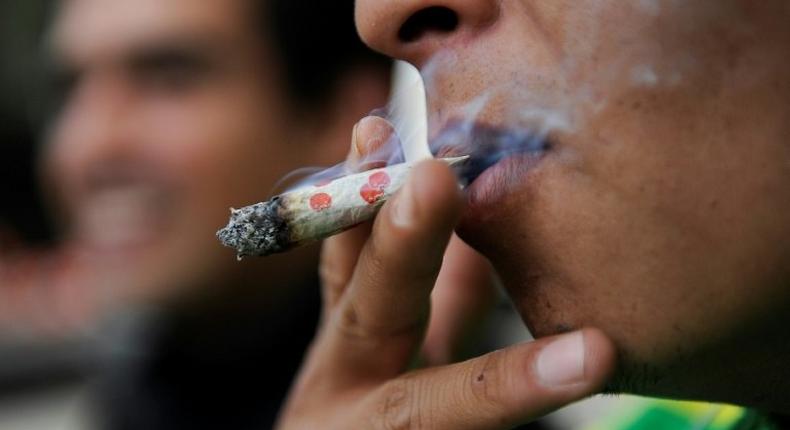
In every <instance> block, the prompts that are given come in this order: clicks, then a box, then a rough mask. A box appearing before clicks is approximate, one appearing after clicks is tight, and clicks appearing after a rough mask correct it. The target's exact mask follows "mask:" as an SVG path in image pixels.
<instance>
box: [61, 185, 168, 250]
mask: <svg viewBox="0 0 790 430" xmlns="http://www.w3.org/2000/svg"><path fill="white" fill-rule="evenodd" d="M167 195H168V193H166V192H164V191H163V190H161V189H159V188H158V187H156V186H154V185H151V184H145V183H125V184H116V185H114V186H108V187H102V188H100V189H94V190H91V191H90V192H89V193H88V194H87V195H85V196H84V198H83V199H81V201H80V202H79V203H78V204H77V207H76V209H77V210H76V212H75V213H74V214H73V215H74V225H73V233H74V234H75V238H76V239H77V240H78V242H79V243H81V244H82V245H83V246H85V247H86V249H87V250H90V251H92V252H93V253H97V254H100V255H108V256H109V255H111V254H124V255H126V254H128V253H130V252H135V251H139V250H141V249H143V248H147V247H148V246H150V245H152V244H154V243H156V242H157V241H158V240H159V239H161V238H162V237H163V236H164V235H165V234H166V232H167V229H168V227H169V222H168V221H169V216H168V213H169V210H168V209H169V206H170V204H171V202H170V201H169V199H168V197H167Z"/></svg>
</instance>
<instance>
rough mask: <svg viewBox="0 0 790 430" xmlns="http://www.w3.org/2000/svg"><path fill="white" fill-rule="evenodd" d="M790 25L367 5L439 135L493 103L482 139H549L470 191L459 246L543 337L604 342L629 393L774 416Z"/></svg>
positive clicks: (614, 4)
mask: <svg viewBox="0 0 790 430" xmlns="http://www.w3.org/2000/svg"><path fill="white" fill-rule="evenodd" d="M440 5H449V6H447V7H446V8H444V9H429V10H426V8H428V7H431V6H440ZM788 22H790V3H789V2H786V1H778V0H777V1H774V0H771V1H765V2H751V1H747V0H743V1H740V0H726V1H722V0H694V1H660V0H657V1H633V2H624V1H620V0H604V1H594V0H590V1H578V0H568V1H561V0H560V1H530V0H522V1H517V0H505V1H501V2H500V1H493V0H459V1H451V2H433V1H416V0H415V1H409V2H402V1H397V0H386V1H385V0H362V1H359V2H358V3H357V26H358V28H359V30H360V33H361V34H362V37H363V39H364V40H366V41H367V42H368V43H369V44H371V45H372V46H373V47H375V48H377V49H379V50H382V51H384V52H385V53H388V54H390V55H392V56H395V57H400V58H403V59H406V60H409V61H411V62H414V63H415V64H417V65H418V66H421V67H422V69H423V71H424V72H429V73H430V74H431V75H430V76H429V77H427V79H429V82H428V85H429V87H431V88H432V90H431V95H430V102H429V105H430V110H431V115H432V127H433V129H432V130H431V132H432V133H433V134H437V133H440V132H441V131H442V129H443V128H444V127H447V126H448V124H452V123H457V121H454V120H457V117H463V116H464V115H465V113H464V112H469V111H470V109H468V106H467V105H468V104H469V103H470V102H472V101H475V100H478V97H479V96H480V95H482V94H487V93H489V92H490V91H494V92H493V93H491V94H489V95H490V96H491V97H490V98H489V102H488V103H485V104H484V105H483V107H482V110H481V112H480V114H479V115H478V116H475V117H474V118H473V119H474V121H475V123H476V125H478V126H483V127H482V128H478V130H481V129H486V130H490V128H491V127H493V128H495V129H500V130H504V133H505V134H508V133H510V134H512V135H515V136H518V135H519V133H522V132H524V131H525V130H527V132H531V131H529V129H530V128H531V127H535V128H537V129H538V130H542V129H545V130H546V131H547V132H548V135H547V136H545V139H544V141H545V142H544V145H540V146H537V147H536V146H535V145H533V146H531V147H530V148H524V147H522V148H521V152H519V150H518V147H517V148H516V149H517V150H516V151H515V152H516V155H513V156H511V157H509V158H507V159H505V160H504V161H502V162H500V163H498V164H496V165H494V166H493V167H491V168H489V169H488V170H487V171H485V172H483V174H482V175H481V176H480V177H479V178H478V179H477V180H476V181H475V183H473V184H472V186H471V188H470V192H469V199H470V210H469V213H468V215H467V217H466V219H465V221H464V222H463V224H462V226H461V229H460V230H461V233H462V236H463V237H464V238H465V239H467V240H468V241H469V242H471V243H472V244H473V245H475V246H476V247H478V248H479V249H480V250H482V251H484V252H485V253H486V254H487V255H488V256H489V257H491V258H492V260H493V261H494V263H495V265H496V267H497V269H498V270H499V271H500V273H501V275H502V276H503V278H504V279H505V282H506V284H507V286H508V287H509V289H510V291H511V293H512V294H513V295H514V298H515V300H516V302H517V305H518V307H519V308H520V311H521V313H522V315H523V316H524V318H525V320H526V321H527V322H528V325H529V326H530V327H531V328H532V329H533V330H534V331H535V332H536V334H538V335H545V334H550V333H554V332H560V331H565V330H568V329H571V328H578V327H582V326H587V325H592V326H598V327H600V328H602V329H605V330H606V331H607V332H608V333H609V334H610V335H611V336H613V338H614V339H615V341H616V342H617V343H618V345H619V347H620V349H621V351H622V353H623V358H624V360H623V363H624V366H623V370H624V372H623V373H622V374H621V375H620V376H621V379H620V380H619V381H618V382H619V385H617V386H616V387H615V388H618V389H625V390H636V391H639V392H643V393H659V394H667V395H675V396H692V397H707V398H713V399H726V400H732V401H741V402H747V403H751V404H761V405H767V406H769V407H774V408H776V407H777V404H782V405H784V407H787V406H788V405H787V402H786V398H787V396H786V395H784V396H782V394H781V393H782V391H781V390H782V387H784V389H787V388H788V387H787V386H786V385H783V384H782V383H781V382H778V381H782V380H785V381H786V380H787V379H786V378H785V379H781V375H786V373H785V371H784V370H782V369H784V367H785V364H786V360H787V357H788V356H790V354H789V353H788V349H790V348H788V346H787V344H788V343H787V341H786V340H784V339H785V336H786V335H785V334H780V333H779V329H776V328H775V327H786V326H787V323H788V322H790V313H788V312H786V309H787V304H788V302H789V300H788V299H789V298H790V289H788V288H787V287H788V282H789V280H790V276H788V275H790V273H789V272H790V270H789V269H788V268H789V267H790V222H788V220H789V219H790V217H789V216H788V214H790V80H788V78H787V76H788V73H789V72H790V55H787V52H788V47H789V46H790V26H788V25H787V23H788ZM440 50H443V51H447V52H445V53H444V54H443V55H442V57H441V59H439V60H437V61H436V62H433V63H431V62H430V59H431V58H432V57H433V56H434V54H436V53H437V52H439V51H440ZM428 64H435V66H432V67H426V65H428ZM498 89H499V90H503V91H497V90H498ZM474 106H475V107H480V106H481V105H480V103H477V104H475V105H474ZM465 107H467V108H465ZM521 113H524V115H522V116H519V115H520V114H521ZM552 120H554V122H553V123H552ZM474 130H475V129H474V128H473V129H472V131H473V132H474ZM486 133H488V132H486ZM540 137H541V138H542V137H543V136H540ZM782 330H784V329H782ZM781 363H785V364H781ZM725 375H726V376H725ZM785 394H786V391H785Z"/></svg>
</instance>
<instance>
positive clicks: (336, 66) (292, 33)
mask: <svg viewBox="0 0 790 430" xmlns="http://www.w3.org/2000/svg"><path fill="white" fill-rule="evenodd" d="M253 1H255V2H256V3H257V7H258V11H259V13H258V16H259V17H260V18H261V20H260V24H261V25H262V26H263V27H264V28H263V33H262V34H264V35H265V36H266V37H267V38H268V43H269V45H270V46H272V47H273V48H274V50H275V53H276V54H277V55H279V56H280V58H281V60H282V62H281V63H282V65H283V67H282V72H283V75H284V79H285V81H286V82H285V84H286V85H287V88H288V90H289V92H290V94H291V95H292V96H293V97H294V100H295V101H296V102H297V103H299V104H301V105H303V106H308V107H310V106H315V107H321V106H323V105H324V104H325V103H327V102H329V101H330V100H331V98H332V96H333V95H334V90H335V87H336V85H337V83H338V82H339V80H340V79H341V78H342V77H343V75H344V74H345V73H348V72H349V71H350V70H352V69H354V68H357V67H365V66H367V67H371V68H373V69H374V70H378V71H379V72H381V73H382V74H386V73H389V67H390V64H391V63H390V61H389V60H388V59H386V58H385V57H384V56H381V55H379V54H376V53H374V52H373V51H372V50H370V49H369V48H368V47H366V46H365V45H364V44H363V43H362V41H361V40H360V39H359V36H358V35H357V32H356V28H355V26H354V1H353V0H253Z"/></svg>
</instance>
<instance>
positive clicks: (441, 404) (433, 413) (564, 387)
mask: <svg viewBox="0 0 790 430" xmlns="http://www.w3.org/2000/svg"><path fill="white" fill-rule="evenodd" d="M615 359H616V354H615V349H614V346H613V344H612V342H611V341H610V340H609V339H608V338H607V337H606V336H604V334H603V333H602V332H601V331H599V330H596V329H585V330H581V331H577V332H573V333H569V334H563V335H560V336H555V337H552V338H546V339H541V340H538V341H534V342H529V343H525V344H521V345H516V346H512V347H509V348H506V349H503V350H500V351H496V352H493V353H490V354H487V355H484V356H482V357H478V358H475V359H472V360H469V361H465V362H463V363H458V364H454V365H451V366H446V367H439V368H432V369H426V370H423V371H418V372H415V373H411V374H407V375H406V376H404V377H402V378H399V379H397V380H394V381H390V382H389V383H387V384H385V385H384V386H383V387H381V388H380V389H379V391H378V392H377V393H376V395H375V396H373V397H372V399H371V400H372V401H374V402H375V404H374V405H370V406H371V407H370V408H369V410H377V411H381V414H380V416H377V417H376V419H380V420H381V424H383V425H384V427H385V428H389V427H386V426H392V428H400V427H398V425H399V424H401V423H404V422H405V423H407V424H408V423H430V425H428V426H427V427H430V428H434V429H507V428H512V427H513V426H515V425H518V424H522V423H525V422H528V421H531V420H534V419H536V418H538V417H540V416H542V415H544V414H546V413H548V412H551V411H552V410H554V409H558V408H560V407H562V406H565V405H567V404H569V403H572V402H574V401H577V400H580V399H583V398H585V397H587V396H590V395H592V394H596V393H598V392H599V391H600V390H601V389H602V387H603V386H604V384H605V383H606V381H607V379H608V378H609V376H610V375H611V374H612V372H613V370H614V366H615ZM396 400H397V401H396ZM404 420H405V421H404ZM404 428H405V427H404Z"/></svg>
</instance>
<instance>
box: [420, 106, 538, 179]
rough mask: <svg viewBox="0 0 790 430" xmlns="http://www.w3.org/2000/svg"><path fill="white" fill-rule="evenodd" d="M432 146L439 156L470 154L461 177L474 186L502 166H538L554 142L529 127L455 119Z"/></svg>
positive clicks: (435, 139) (460, 173) (436, 138)
mask: <svg viewBox="0 0 790 430" xmlns="http://www.w3.org/2000/svg"><path fill="white" fill-rule="evenodd" d="M431 147H432V148H436V150H435V151H434V152H435V155H436V156H438V157H458V156H464V155H468V156H469V157H470V159H469V161H468V162H467V163H465V165H464V167H463V168H462V169H461V170H460V172H459V176H460V179H461V182H462V183H463V184H464V185H465V186H467V187H469V188H471V189H474V188H475V182H478V179H479V178H481V177H483V176H487V175H488V172H489V171H490V170H494V167H496V166H498V165H501V164H513V163H516V164H526V165H529V166H534V164H535V162H536V161H538V160H540V158H542V156H543V155H544V154H545V153H546V151H548V150H549V149H550V148H551V144H550V141H549V139H548V138H547V136H545V135H539V134H536V133H533V132H532V131H530V130H528V129H515V128H498V127H492V126H488V125H481V124H469V123H464V122H451V123H450V124H449V125H448V126H446V127H444V128H443V129H442V131H441V132H440V133H439V134H438V135H437V136H436V137H435V138H434V139H433V141H432V142H431ZM519 161H520V162H521V163H519Z"/></svg>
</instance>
